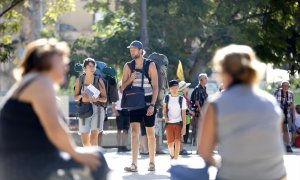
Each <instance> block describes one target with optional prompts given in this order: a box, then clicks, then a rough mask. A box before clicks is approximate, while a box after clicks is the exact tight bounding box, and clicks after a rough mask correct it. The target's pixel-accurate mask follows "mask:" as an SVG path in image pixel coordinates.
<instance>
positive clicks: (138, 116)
mask: <svg viewBox="0 0 300 180" xmlns="http://www.w3.org/2000/svg"><path fill="white" fill-rule="evenodd" d="M145 98H146V102H150V101H151V96H146V97H145ZM148 107H149V106H146V107H145V108H143V109H138V110H133V111H129V117H130V123H133V122H139V123H141V122H142V121H144V122H145V126H146V127H153V126H154V124H155V116H156V108H154V112H153V114H152V115H151V116H147V115H146V114H147V110H148Z"/></svg>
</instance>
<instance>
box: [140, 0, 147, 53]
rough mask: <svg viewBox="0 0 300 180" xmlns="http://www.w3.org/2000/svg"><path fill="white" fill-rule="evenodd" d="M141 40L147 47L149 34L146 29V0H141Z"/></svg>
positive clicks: (145, 47)
mask: <svg viewBox="0 0 300 180" xmlns="http://www.w3.org/2000/svg"><path fill="white" fill-rule="evenodd" d="M141 42H142V43H143V45H144V49H146V50H147V49H148V44H149V36H148V29H147V0H141Z"/></svg>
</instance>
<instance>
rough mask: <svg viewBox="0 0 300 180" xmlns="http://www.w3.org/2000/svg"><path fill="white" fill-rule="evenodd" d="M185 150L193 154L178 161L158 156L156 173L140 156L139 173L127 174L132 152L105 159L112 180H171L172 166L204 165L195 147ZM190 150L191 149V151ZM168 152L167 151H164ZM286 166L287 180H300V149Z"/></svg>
mask: <svg viewBox="0 0 300 180" xmlns="http://www.w3.org/2000/svg"><path fill="white" fill-rule="evenodd" d="M184 148H185V149H186V150H188V151H189V152H192V154H191V155H186V156H180V159H179V160H178V161H173V160H172V161H171V160H170V156H169V155H168V154H165V155H156V158H155V161H156V171H155V172H149V171H147V169H148V164H149V159H148V156H139V157H138V172H134V173H130V172H125V171H124V167H125V166H129V165H130V164H131V152H126V153H117V149H116V148H110V149H105V150H106V153H105V157H106V159H107V162H108V165H109V167H110V168H111V169H112V170H113V171H112V173H111V175H110V179H111V180H120V179H124V180H141V179H142V180H150V179H151V180H158V179H170V174H169V173H168V169H169V168H170V167H171V164H176V163H179V164H188V165H189V166H192V167H201V166H202V165H203V164H202V163H203V161H202V159H201V158H200V157H199V156H198V155H196V151H195V147H192V146H191V145H189V144H188V145H184ZM189 148H190V149H189ZM164 151H165V152H167V149H166V148H165V149H164ZM284 161H285V166H286V170H287V179H288V180H297V179H300V171H299V167H300V149H294V153H293V154H288V155H285V156H284ZM216 172H217V169H216V168H214V167H211V168H210V169H209V175H210V179H214V178H215V176H216Z"/></svg>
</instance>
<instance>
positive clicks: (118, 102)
mask: <svg viewBox="0 0 300 180" xmlns="http://www.w3.org/2000/svg"><path fill="white" fill-rule="evenodd" d="M118 94H119V100H118V101H117V102H116V110H118V111H121V110H122V108H121V100H122V96H123V94H122V93H120V91H118Z"/></svg>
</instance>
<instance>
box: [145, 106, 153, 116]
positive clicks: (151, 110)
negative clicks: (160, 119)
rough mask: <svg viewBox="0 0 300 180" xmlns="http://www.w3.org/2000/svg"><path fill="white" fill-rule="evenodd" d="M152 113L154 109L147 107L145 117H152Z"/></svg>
mask: <svg viewBox="0 0 300 180" xmlns="http://www.w3.org/2000/svg"><path fill="white" fill-rule="evenodd" d="M153 113H154V107H153V106H149V107H148V109H147V114H146V116H152V115H153Z"/></svg>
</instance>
